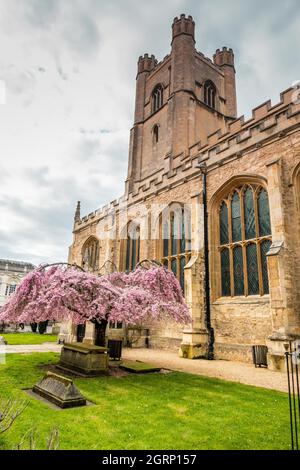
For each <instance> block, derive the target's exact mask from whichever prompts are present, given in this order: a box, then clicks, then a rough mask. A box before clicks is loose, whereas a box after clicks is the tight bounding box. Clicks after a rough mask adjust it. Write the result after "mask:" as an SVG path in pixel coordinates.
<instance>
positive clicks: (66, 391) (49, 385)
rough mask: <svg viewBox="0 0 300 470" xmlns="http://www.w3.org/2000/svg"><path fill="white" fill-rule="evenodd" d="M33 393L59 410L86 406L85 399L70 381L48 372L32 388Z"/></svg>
mask: <svg viewBox="0 0 300 470" xmlns="http://www.w3.org/2000/svg"><path fill="white" fill-rule="evenodd" d="M33 392H34V393H36V394H37V395H40V396H41V397H43V398H45V399H46V400H48V401H50V402H51V403H54V404H55V405H57V406H59V407H60V408H74V407H77V406H85V405H86V399H85V398H84V397H83V396H82V395H81V393H80V392H79V390H78V388H77V387H76V385H74V383H73V381H72V380H70V379H67V378H66V377H62V376H60V375H57V374H53V373H52V372H48V373H47V374H46V375H45V377H43V378H42V380H41V381H40V382H39V383H37V384H36V385H35V386H34V387H33Z"/></svg>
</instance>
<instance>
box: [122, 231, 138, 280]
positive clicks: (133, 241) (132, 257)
mask: <svg viewBox="0 0 300 470" xmlns="http://www.w3.org/2000/svg"><path fill="white" fill-rule="evenodd" d="M125 242H126V243H125V266H124V270H125V271H133V270H134V269H135V267H136V265H137V264H138V263H139V261H140V226H139V225H138V224H136V223H135V222H130V223H129V224H128V227H127V239H126V240H125Z"/></svg>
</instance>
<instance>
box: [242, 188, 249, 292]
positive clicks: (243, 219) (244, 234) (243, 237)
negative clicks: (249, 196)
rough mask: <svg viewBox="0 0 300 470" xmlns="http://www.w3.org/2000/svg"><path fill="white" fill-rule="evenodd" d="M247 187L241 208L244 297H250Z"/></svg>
mask: <svg viewBox="0 0 300 470" xmlns="http://www.w3.org/2000/svg"><path fill="white" fill-rule="evenodd" d="M245 189H246V188H245V187H243V188H242V190H241V191H240V208H241V232H242V254H243V273H244V295H245V296H246V297H248V291H249V289H248V270H247V256H246V227H245V207H244V194H245Z"/></svg>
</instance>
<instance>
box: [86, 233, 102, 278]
mask: <svg viewBox="0 0 300 470" xmlns="http://www.w3.org/2000/svg"><path fill="white" fill-rule="evenodd" d="M99 254H100V246H99V241H98V240H97V239H96V238H94V237H92V238H89V239H88V240H87V242H86V243H85V244H84V246H83V250H82V267H83V269H84V270H85V271H90V272H96V271H98V269H99Z"/></svg>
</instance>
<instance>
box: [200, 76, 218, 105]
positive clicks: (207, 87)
mask: <svg viewBox="0 0 300 470" xmlns="http://www.w3.org/2000/svg"><path fill="white" fill-rule="evenodd" d="M203 93H204V96H203V98H204V103H205V104H207V106H209V107H210V108H213V109H215V108H216V95H217V89H216V87H215V85H214V84H213V82H212V81H211V80H207V81H206V82H205V83H204V92H203Z"/></svg>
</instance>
